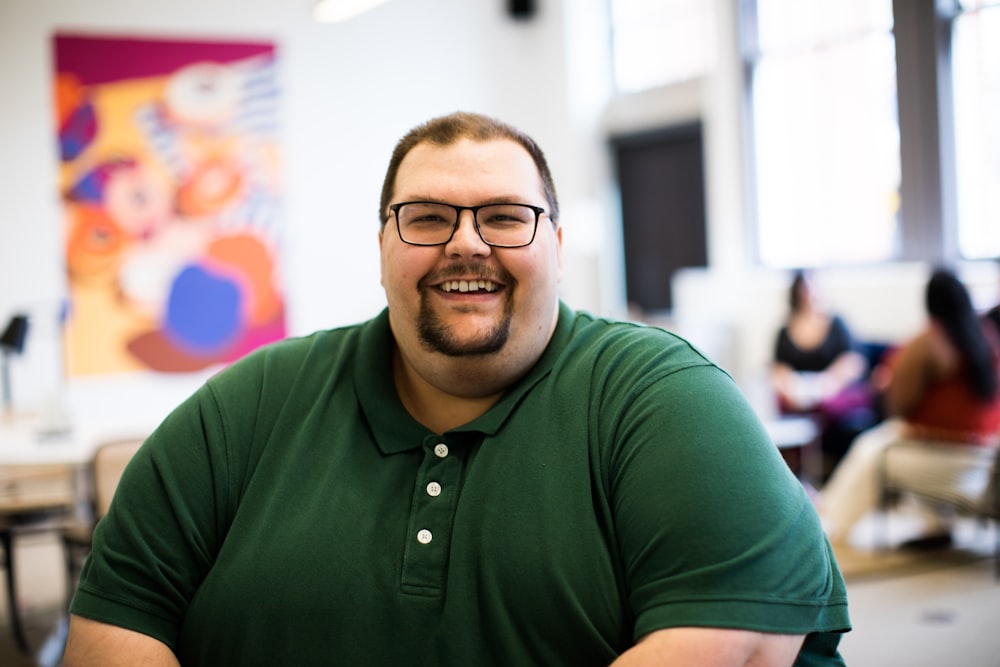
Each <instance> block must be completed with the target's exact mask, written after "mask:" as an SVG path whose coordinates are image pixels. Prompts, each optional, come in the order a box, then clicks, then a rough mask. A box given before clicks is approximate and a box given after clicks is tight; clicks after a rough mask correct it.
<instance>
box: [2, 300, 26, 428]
mask: <svg viewBox="0 0 1000 667" xmlns="http://www.w3.org/2000/svg"><path fill="white" fill-rule="evenodd" d="M27 336H28V316H27V315H15V316H14V317H12V318H10V322H8V323H7V328H6V329H4V331H3V334H2V335H0V372H2V375H3V407H4V410H5V411H6V412H10V411H11V410H12V409H13V408H12V402H13V401H12V397H11V393H10V368H9V366H8V362H9V359H10V357H11V356H12V355H15V354H21V352H23V351H24V339H25V338H26V337H27Z"/></svg>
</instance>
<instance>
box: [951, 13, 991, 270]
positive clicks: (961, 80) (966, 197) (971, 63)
mask: <svg viewBox="0 0 1000 667" xmlns="http://www.w3.org/2000/svg"><path fill="white" fill-rule="evenodd" d="M952 86H953V94H954V113H955V163H956V164H955V172H956V174H955V177H956V189H957V199H958V204H957V205H958V246H959V250H960V252H961V254H962V256H963V257H966V258H969V259H984V258H989V257H1000V192H998V190H1000V189H998V188H997V186H996V184H997V183H1000V123H997V114H998V113H1000V0H993V1H992V2H990V1H988V0H987V1H984V0H979V1H972V0H966V1H965V2H962V3H961V12H960V13H959V14H958V15H957V16H956V18H955V20H954V23H953V24H952Z"/></svg>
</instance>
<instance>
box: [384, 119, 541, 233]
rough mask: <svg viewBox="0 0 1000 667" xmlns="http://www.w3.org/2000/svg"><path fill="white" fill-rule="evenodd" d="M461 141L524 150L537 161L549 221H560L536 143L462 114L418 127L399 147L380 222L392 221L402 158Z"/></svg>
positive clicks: (496, 124)
mask: <svg viewBox="0 0 1000 667" xmlns="http://www.w3.org/2000/svg"><path fill="white" fill-rule="evenodd" d="M460 139H472V140H473V141H493V140H496V139H509V140H511V141H514V142H516V143H518V144H520V145H521V146H523V147H524V149H525V150H526V151H528V153H529V154H530V155H531V159H533V160H534V161H535V166H536V167H537V168H538V175H539V176H540V177H541V179H542V187H543V188H544V190H545V199H546V202H547V203H548V207H549V208H548V215H549V219H551V220H552V221H553V222H556V221H558V219H559V202H558V200H557V199H556V187H555V183H554V182H553V180H552V173H551V172H550V171H549V165H548V163H547V162H546V161H545V155H544V154H543V153H542V149H541V148H539V147H538V144H536V143H535V140H534V139H532V138H531V137H529V136H528V135H527V134H525V133H524V132H521V131H520V130H518V129H517V128H515V127H512V126H511V125H508V124H507V123H504V122H502V121H499V120H497V119H496V118H490V117H489V116H483V115H481V114H476V113H467V112H461V111H459V112H455V113H452V114H448V115H447V116H441V117H439V118H434V119H432V120H429V121H427V122H426V123H423V124H422V125H418V126H417V127H415V128H413V129H412V130H410V131H409V132H408V133H407V134H406V136H404V137H403V138H402V139H400V140H399V143H398V144H396V148H395V150H393V152H392V158H390V160H389V168H388V169H387V170H386V172H385V180H384V181H383V182H382V199H381V201H380V202H379V220H381V221H382V224H383V225H384V224H385V223H386V222H387V221H388V219H389V203H390V200H391V199H392V195H393V191H394V189H395V187H396V174H397V173H398V172H399V165H400V164H402V162H403V158H405V157H406V155H407V154H408V153H409V152H410V151H411V150H413V148H414V147H415V146H417V145H418V144H422V143H432V144H437V145H438V146H450V145H451V144H453V143H455V142H456V141H458V140H460Z"/></svg>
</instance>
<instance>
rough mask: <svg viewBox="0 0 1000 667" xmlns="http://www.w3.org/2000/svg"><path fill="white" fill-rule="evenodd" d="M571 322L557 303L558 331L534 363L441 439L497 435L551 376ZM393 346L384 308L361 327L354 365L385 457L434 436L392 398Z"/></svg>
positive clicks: (357, 383) (565, 308) (365, 411)
mask: <svg viewBox="0 0 1000 667" xmlns="http://www.w3.org/2000/svg"><path fill="white" fill-rule="evenodd" d="M573 318H574V315H573V311H572V310H571V309H570V308H569V307H568V306H566V304H564V303H562V302H560V303H559V317H558V321H557V322H556V329H555V331H554V332H553V334H552V340H550V341H549V344H548V346H547V347H546V348H545V352H543V353H542V356H541V358H540V359H539V360H538V363H536V364H535V365H534V367H533V368H532V369H531V370H530V371H528V374H527V375H525V376H524V377H523V378H521V379H520V380H519V381H518V382H517V383H515V384H514V385H513V386H512V387H511V388H510V389H509V390H508V391H507V393H505V394H504V395H503V397H502V398H501V399H500V400H499V401H497V404H496V405H494V406H493V407H492V408H490V409H489V410H488V411H487V412H486V414H484V415H482V416H481V417H479V418H477V419H474V420H473V421H471V422H469V423H468V424H465V425H463V426H460V427H458V428H456V429H453V430H451V431H449V432H448V433H446V434H445V436H448V437H453V438H454V439H455V440H456V441H462V440H467V439H468V438H469V437H470V436H474V437H475V439H477V440H478V439H480V438H481V437H482V436H484V435H494V434H496V433H497V431H499V430H500V428H501V427H502V426H503V424H504V422H506V421H507V419H508V418H509V417H510V415H511V414H512V413H513V411H514V408H515V407H516V406H517V404H518V403H520V401H521V400H522V399H523V398H524V396H525V394H527V393H528V391H530V390H531V388H532V387H534V386H535V385H536V384H537V383H538V382H539V381H541V380H542V378H544V377H545V376H546V375H548V374H549V372H550V371H551V370H552V367H553V366H554V365H555V363H556V360H557V359H558V358H559V355H560V354H561V353H562V351H563V349H564V348H565V347H566V343H567V342H568V340H569V337H570V333H571V329H572V323H573ZM394 345H395V341H394V340H393V337H392V330H391V329H390V327H389V309H388V308H386V309H384V310H383V311H382V312H381V313H379V315H378V316H377V317H375V318H374V319H371V320H369V321H368V322H366V323H365V324H364V325H362V331H361V339H360V342H359V343H358V357H357V359H356V363H355V365H354V386H355V389H356V391H357V396H358V400H359V402H360V404H361V405H360V407H361V411H362V413H363V414H364V416H365V419H366V421H367V422H368V425H369V428H370V429H371V431H372V434H373V435H374V437H375V441H376V442H377V443H378V446H379V449H381V450H382V452H383V453H384V454H395V453H399V452H403V451H406V450H409V449H415V448H417V447H419V446H420V445H421V443H422V442H423V441H424V439H425V438H427V437H428V436H429V435H432V433H431V431H430V430H429V429H428V428H427V427H425V426H423V425H422V424H420V423H419V422H417V421H416V420H415V419H414V418H413V417H412V416H410V413H409V412H407V411H406V408H405V407H403V402H402V401H401V400H400V399H399V394H397V393H396V386H395V383H394V382H393V375H392V350H393V346H394Z"/></svg>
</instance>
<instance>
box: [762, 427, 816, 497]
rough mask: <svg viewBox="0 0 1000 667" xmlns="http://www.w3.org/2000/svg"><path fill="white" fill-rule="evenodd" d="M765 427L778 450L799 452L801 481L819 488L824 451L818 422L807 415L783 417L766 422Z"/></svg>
mask: <svg viewBox="0 0 1000 667" xmlns="http://www.w3.org/2000/svg"><path fill="white" fill-rule="evenodd" d="M764 426H765V427H766V428H767V432H768V434H769V435H770V436H771V440H772V441H773V442H774V444H775V446H776V447H777V448H778V449H782V450H787V449H798V450H799V456H800V457H801V458H800V461H801V470H799V477H800V479H802V480H803V481H806V482H809V483H810V484H812V485H813V486H817V487H818V485H820V484H821V483H822V482H823V451H822V448H821V447H820V429H819V425H818V424H817V423H816V420H815V419H813V418H812V417H808V416H805V415H802V416H799V415H782V416H778V417H772V418H770V419H766V420H764Z"/></svg>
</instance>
